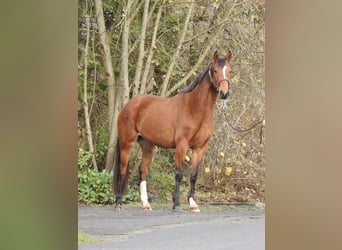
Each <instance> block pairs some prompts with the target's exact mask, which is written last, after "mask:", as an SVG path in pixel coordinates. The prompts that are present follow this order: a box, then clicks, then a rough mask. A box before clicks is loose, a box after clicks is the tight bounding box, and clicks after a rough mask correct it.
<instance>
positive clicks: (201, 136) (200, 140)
mask: <svg viewBox="0 0 342 250" xmlns="http://www.w3.org/2000/svg"><path fill="white" fill-rule="evenodd" d="M213 131H214V128H213V125H211V124H210V123H209V124H204V123H203V124H201V126H200V127H199V128H198V130H197V131H196V133H195V134H194V136H193V138H192V139H193V140H192V141H193V143H192V144H194V145H197V144H204V143H206V142H207V141H208V140H209V139H210V137H211V136H212V134H213Z"/></svg>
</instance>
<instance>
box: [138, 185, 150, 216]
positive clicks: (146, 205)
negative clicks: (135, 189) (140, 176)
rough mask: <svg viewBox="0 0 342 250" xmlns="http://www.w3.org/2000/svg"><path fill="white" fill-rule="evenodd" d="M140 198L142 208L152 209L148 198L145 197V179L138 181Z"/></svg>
mask: <svg viewBox="0 0 342 250" xmlns="http://www.w3.org/2000/svg"><path fill="white" fill-rule="evenodd" d="M140 199H141V201H142V203H143V209H144V210H152V208H151V206H150V203H149V202H148V199H147V187H146V181H142V182H140Z"/></svg>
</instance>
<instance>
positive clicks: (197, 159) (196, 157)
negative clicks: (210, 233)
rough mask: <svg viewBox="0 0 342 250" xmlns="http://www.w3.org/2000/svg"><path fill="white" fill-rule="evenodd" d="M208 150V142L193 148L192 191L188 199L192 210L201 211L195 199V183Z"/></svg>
mask: <svg viewBox="0 0 342 250" xmlns="http://www.w3.org/2000/svg"><path fill="white" fill-rule="evenodd" d="M206 150H207V144H206V145H204V146H203V147H202V148H198V149H197V148H196V149H194V150H193V153H192V158H191V172H190V191H189V196H188V201H189V205H190V211H191V212H197V213H198V212H201V210H200V209H199V207H198V205H197V203H196V201H195V185H196V180H197V174H198V166H199V164H200V163H201V161H202V159H203V156H204V154H205V152H206Z"/></svg>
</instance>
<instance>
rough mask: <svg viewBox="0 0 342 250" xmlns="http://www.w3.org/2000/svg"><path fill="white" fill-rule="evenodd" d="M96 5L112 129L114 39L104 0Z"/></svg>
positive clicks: (109, 127)
mask: <svg viewBox="0 0 342 250" xmlns="http://www.w3.org/2000/svg"><path fill="white" fill-rule="evenodd" d="M95 6H96V20H97V26H98V29H99V36H100V41H101V44H102V46H103V62H104V68H105V71H106V75H107V77H108V82H107V85H108V130H109V131H111V130H112V121H113V115H114V105H115V78H114V71H113V63H112V57H111V52H110V43H111V40H112V37H111V33H110V32H109V31H108V32H107V31H106V26H105V22H104V16H103V4H102V0H95Z"/></svg>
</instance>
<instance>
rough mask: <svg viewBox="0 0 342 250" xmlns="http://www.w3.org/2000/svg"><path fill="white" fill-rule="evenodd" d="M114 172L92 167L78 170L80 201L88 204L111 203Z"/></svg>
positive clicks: (112, 200)
mask: <svg viewBox="0 0 342 250" xmlns="http://www.w3.org/2000/svg"><path fill="white" fill-rule="evenodd" d="M112 180H113V173H108V172H106V171H102V172H96V171H95V170H92V169H86V170H79V171H78V201H79V202H82V203H86V204H90V203H97V204H111V203H113V202H114V196H113V192H112Z"/></svg>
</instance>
